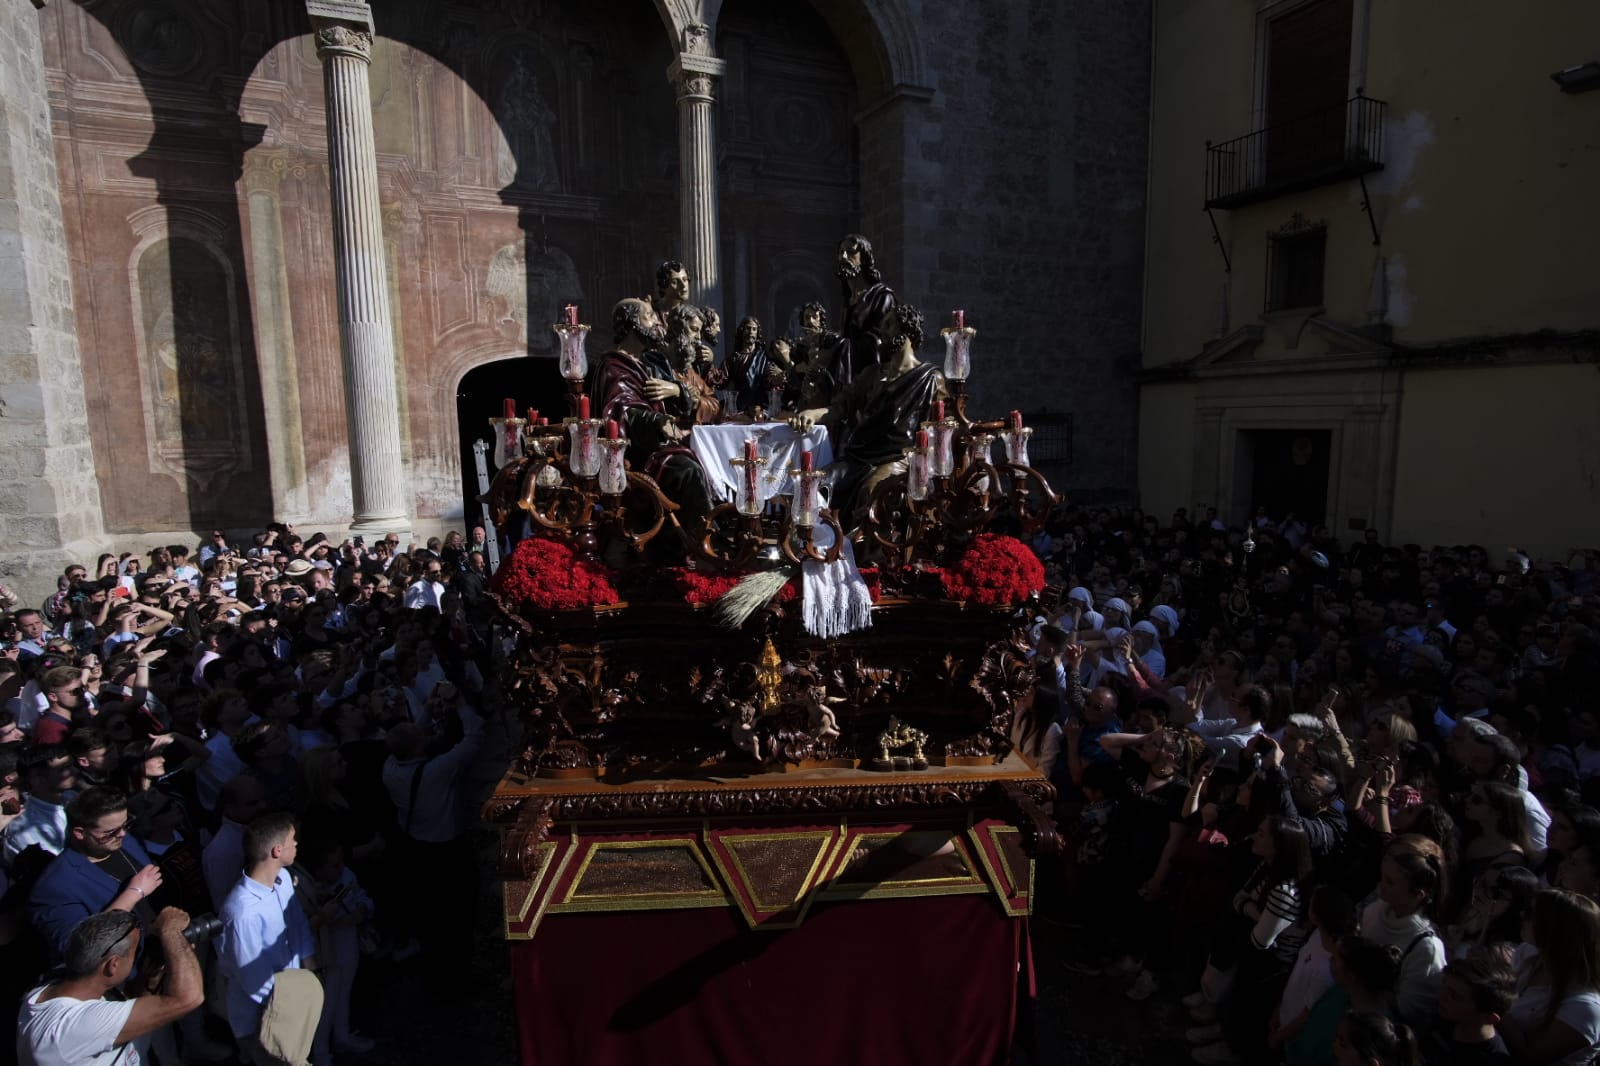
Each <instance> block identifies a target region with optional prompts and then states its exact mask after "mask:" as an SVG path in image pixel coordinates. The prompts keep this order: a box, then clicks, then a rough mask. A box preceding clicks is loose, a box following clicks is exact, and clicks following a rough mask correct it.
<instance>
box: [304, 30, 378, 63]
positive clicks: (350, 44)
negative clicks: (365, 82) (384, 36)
mask: <svg viewBox="0 0 1600 1066" xmlns="http://www.w3.org/2000/svg"><path fill="white" fill-rule="evenodd" d="M316 38H317V55H318V57H320V58H321V59H324V60H327V59H330V58H332V57H334V56H348V57H349V58H351V59H359V60H361V61H362V62H363V63H370V62H371V61H372V31H371V30H364V29H360V28H358V27H356V26H351V25H349V24H347V23H343V22H332V23H327V24H325V25H321V26H318V27H317V33H316Z"/></svg>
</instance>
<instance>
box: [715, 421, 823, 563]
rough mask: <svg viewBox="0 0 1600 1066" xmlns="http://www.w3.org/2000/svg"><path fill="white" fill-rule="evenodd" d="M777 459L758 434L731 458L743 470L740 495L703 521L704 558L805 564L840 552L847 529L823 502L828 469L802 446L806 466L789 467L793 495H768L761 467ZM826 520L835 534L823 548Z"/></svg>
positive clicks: (729, 561) (734, 561)
mask: <svg viewBox="0 0 1600 1066" xmlns="http://www.w3.org/2000/svg"><path fill="white" fill-rule="evenodd" d="M772 461H773V460H772V458H771V457H770V456H766V455H762V454H761V453H760V446H759V444H758V442H757V441H756V439H755V438H754V437H752V438H750V439H749V440H747V441H745V450H744V454H743V455H741V456H739V457H737V458H734V459H730V460H728V463H729V465H730V466H732V467H733V469H734V471H735V472H736V473H737V474H738V475H739V476H738V478H737V487H736V490H735V493H734V500H733V502H731V503H724V504H720V505H719V506H717V507H714V508H712V509H711V512H710V513H709V514H707V515H706V517H705V519H704V520H703V522H702V526H701V531H700V536H699V537H697V538H696V543H697V545H698V547H699V551H700V555H701V558H702V560H703V561H704V562H706V563H709V564H711V565H713V566H715V567H717V568H720V569H725V570H735V571H737V570H747V569H750V568H752V567H756V566H760V565H762V564H771V563H776V562H778V561H779V560H780V559H787V560H788V561H789V562H792V563H796V564H799V563H803V562H826V563H831V562H833V561H834V560H836V559H838V558H839V551H840V548H839V545H840V543H841V541H842V540H843V538H844V530H843V529H842V528H841V527H840V525H839V521H838V519H837V518H836V517H834V514H833V512H832V511H830V510H828V509H827V508H825V507H823V506H822V486H821V482H822V479H823V477H824V474H823V472H822V471H820V470H817V469H816V468H815V467H814V465H813V459H812V453H811V452H810V451H809V450H805V451H802V452H801V453H800V466H799V467H798V468H791V469H790V470H789V471H788V473H789V475H790V477H792V478H793V479H794V487H793V489H792V490H791V491H790V492H789V493H788V494H787V495H774V496H771V497H769V498H763V496H762V494H761V480H762V479H761V474H760V472H761V470H762V468H763V467H766V466H768V465H769V464H770V463H771V462H772ZM824 525H825V526H827V527H829V528H830V529H832V530H833V539H832V542H831V543H829V544H828V546H827V547H826V548H819V547H817V543H816V533H817V527H818V526H824Z"/></svg>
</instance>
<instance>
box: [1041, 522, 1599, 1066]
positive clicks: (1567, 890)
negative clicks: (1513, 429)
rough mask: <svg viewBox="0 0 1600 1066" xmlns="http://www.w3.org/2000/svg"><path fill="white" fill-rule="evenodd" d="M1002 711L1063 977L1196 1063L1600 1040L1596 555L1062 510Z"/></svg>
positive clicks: (1508, 1048)
mask: <svg viewBox="0 0 1600 1066" xmlns="http://www.w3.org/2000/svg"><path fill="white" fill-rule="evenodd" d="M1034 548H1035V550H1036V551H1037V552H1038V554H1039V555H1040V556H1041V558H1043V559H1044V560H1045V562H1046V567H1047V572H1048V573H1049V575H1050V581H1051V583H1052V588H1051V589H1050V590H1048V592H1047V595H1046V597H1045V598H1044V609H1041V610H1040V611H1039V612H1038V615H1037V617H1036V618H1035V619H1034V627H1033V634H1034V638H1035V646H1036V651H1035V663H1036V666H1037V676H1038V683H1037V688H1036V692H1035V698H1034V700H1033V705H1032V709H1031V711H1029V712H1028V713H1026V714H1024V715H1023V716H1022V718H1021V719H1020V720H1019V722H1018V725H1017V728H1016V730H1015V735H1016V739H1017V741H1018V743H1019V745H1020V746H1021V747H1022V748H1023V750H1024V751H1025V752H1027V753H1029V754H1031V755H1033V756H1034V757H1035V758H1036V759H1037V760H1039V761H1040V762H1041V763H1043V764H1044V765H1046V766H1047V767H1048V768H1049V771H1050V773H1051V775H1052V778H1053V780H1054V781H1055V783H1056V785H1057V787H1058V792H1059V797H1060V798H1059V808H1058V815H1059V817H1060V820H1061V823H1062V826H1063V828H1064V829H1065V830H1068V831H1069V834H1070V839H1071V842H1072V846H1071V847H1070V848H1069V849H1068V850H1069V858H1068V861H1067V863H1066V864H1065V876H1064V878H1063V879H1062V880H1063V885H1062V887H1061V889H1060V890H1059V891H1056V892H1052V893H1051V894H1050V895H1051V897H1052V899H1051V900H1050V901H1048V902H1047V903H1046V906H1049V903H1054V906H1049V909H1050V911H1051V912H1052V914H1053V916H1054V917H1056V918H1057V919H1058V920H1060V921H1064V922H1066V923H1068V924H1070V925H1075V926H1078V927H1080V930H1081V932H1080V935H1079V938H1078V941H1077V942H1078V944H1079V945H1080V950H1079V955H1078V958H1076V959H1075V960H1074V961H1073V962H1072V966H1073V967H1074V968H1075V969H1077V970H1078V971H1080V972H1083V973H1088V974H1093V975H1096V976H1100V977H1106V978H1112V979H1120V980H1123V981H1125V982H1126V987H1125V988H1124V989H1123V991H1124V992H1125V994H1126V996H1127V997H1128V998H1130V999H1132V1000H1136V1001H1143V1000H1146V999H1147V998H1148V997H1150V996H1152V995H1153V994H1156V993H1157V992H1158V990H1159V989H1162V988H1163V987H1164V988H1166V989H1167V990H1168V994H1171V995H1178V994H1182V995H1183V1006H1184V1009H1186V1010H1187V1011H1188V1013H1189V1018H1190V1028H1189V1029H1188V1031H1187V1033H1186V1036H1187V1037H1188V1039H1189V1042H1190V1043H1191V1044H1192V1046H1193V1058H1194V1060H1195V1061H1197V1062H1202V1063H1235V1062H1243V1063H1289V1064H1293V1066H1310V1064H1335V1063H1336V1064H1338V1066H1354V1064H1358V1063H1359V1064H1362V1066H1416V1064H1418V1063H1421V1062H1427V1063H1429V1064H1435V1063H1437V1064H1445V1063H1450V1064H1476V1063H1495V1062H1502V1063H1516V1064H1527V1066H1533V1064H1552V1063H1559V1064H1563V1066H1575V1064H1580V1063H1590V1062H1591V1061H1592V1060H1593V1059H1594V1057H1595V1053H1596V1048H1597V1047H1600V905H1597V903H1596V900H1597V899H1600V640H1597V633H1600V595H1597V594H1600V557H1597V554H1596V553H1595V552H1593V551H1574V552H1572V553H1571V554H1570V556H1568V557H1566V558H1563V559H1561V560H1559V561H1558V562H1551V563H1539V564H1535V563H1534V562H1533V561H1532V560H1530V559H1529V558H1528V556H1527V555H1525V554H1524V553H1522V552H1518V551H1515V550H1507V551H1499V552H1491V551H1489V550H1487V549H1485V548H1483V547H1481V546H1477V545H1455V546H1436V547H1422V546H1419V545H1414V544H1412V545H1385V544H1383V543H1381V541H1380V539H1379V537H1378V536H1377V535H1376V534H1375V533H1374V532H1373V531H1370V530H1369V531H1366V532H1365V533H1364V534H1362V535H1361V536H1360V538H1359V540H1357V541H1356V542H1355V543H1354V544H1340V543H1339V542H1338V541H1336V540H1335V539H1334V538H1333V537H1332V536H1331V535H1330V533H1329V531H1328V530H1327V529H1325V528H1321V527H1316V528H1313V527H1311V526H1309V525H1308V524H1307V523H1305V522H1303V521H1300V520H1297V519H1296V518H1294V517H1293V516H1289V517H1287V518H1285V519H1282V520H1278V521H1274V520H1271V519H1269V518H1268V517H1267V516H1266V515H1265V514H1261V515H1258V516H1257V518H1256V519H1255V520H1254V521H1253V522H1252V523H1251V524H1250V525H1249V526H1248V527H1244V528H1232V529H1230V528H1228V527H1227V526H1226V525H1225V524H1224V523H1222V522H1221V521H1218V520H1217V518H1216V515H1215V512H1211V513H1208V514H1206V515H1205V516H1204V517H1194V516H1190V515H1189V514H1187V513H1186V512H1184V511H1179V512H1178V513H1177V514H1176V515H1175V516H1173V518H1172V519H1171V520H1170V522H1168V523H1166V524H1163V523H1162V522H1160V521H1159V520H1158V519H1157V518H1156V517H1155V516H1152V515H1145V514H1141V513H1140V512H1138V511H1132V512H1108V511H1101V512H1092V513H1091V512H1084V511H1070V512H1062V513H1060V514H1058V515H1056V516H1055V517H1054V519H1053V520H1052V522H1051V523H1050V525H1049V526H1048V527H1047V529H1046V531H1045V532H1043V533H1041V534H1040V535H1039V537H1038V538H1037V539H1036V540H1035V542H1034Z"/></svg>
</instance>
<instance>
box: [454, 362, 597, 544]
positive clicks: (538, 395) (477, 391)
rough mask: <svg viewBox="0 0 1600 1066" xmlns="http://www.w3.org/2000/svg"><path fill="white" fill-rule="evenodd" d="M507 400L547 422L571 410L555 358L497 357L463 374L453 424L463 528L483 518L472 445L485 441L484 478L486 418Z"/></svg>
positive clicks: (491, 469)
mask: <svg viewBox="0 0 1600 1066" xmlns="http://www.w3.org/2000/svg"><path fill="white" fill-rule="evenodd" d="M508 399H510V400H513V401H515V403H516V409H517V413H518V414H519V415H522V416H526V415H527V413H528V408H530V407H533V408H537V409H538V411H539V413H540V414H541V415H543V416H544V417H545V418H548V419H550V421H552V422H559V421H561V420H562V419H563V418H566V417H567V415H568V414H569V413H570V412H569V411H568V410H567V383H566V382H565V381H563V380H562V378H561V373H560V370H559V364H558V363H557V362H556V360H554V359H536V358H527V357H516V358H511V359H497V360H495V361H494V362H492V363H484V364H483V365H482V366H478V367H473V368H472V369H471V370H469V371H467V372H466V373H465V374H463V375H462V377H461V384H459V385H457V386H456V426H457V434H458V440H459V442H460V445H459V446H460V449H461V500H462V508H463V510H462V513H463V515H464V516H465V523H466V525H467V527H468V528H470V527H472V526H475V525H477V524H479V523H480V522H482V521H483V505H482V504H481V503H480V502H479V501H478V464H477V458H476V457H475V456H474V455H473V452H472V445H473V442H475V441H479V440H482V441H487V442H488V444H489V454H488V466H489V476H490V477H491V478H492V477H494V473H495V467H494V436H493V434H492V432H491V430H490V427H489V419H491V418H499V417H500V416H501V414H503V413H504V411H505V401H506V400H508Z"/></svg>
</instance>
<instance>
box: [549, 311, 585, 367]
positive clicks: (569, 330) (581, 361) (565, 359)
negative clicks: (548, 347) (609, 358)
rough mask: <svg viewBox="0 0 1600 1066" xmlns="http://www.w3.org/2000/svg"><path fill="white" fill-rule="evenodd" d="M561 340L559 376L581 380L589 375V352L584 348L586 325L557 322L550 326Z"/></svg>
mask: <svg viewBox="0 0 1600 1066" xmlns="http://www.w3.org/2000/svg"><path fill="white" fill-rule="evenodd" d="M550 328H551V329H553V330H555V333H556V336H557V337H559V338H560V342H561V376H562V377H564V378H566V379H567V380H568V381H582V380H583V379H584V378H586V377H588V376H589V353H588V352H587V351H586V350H585V348H586V346H587V343H588V337H589V327H588V326H574V325H571V324H570V323H566V322H557V323H556V324H555V325H553V326H551V327H550Z"/></svg>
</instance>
